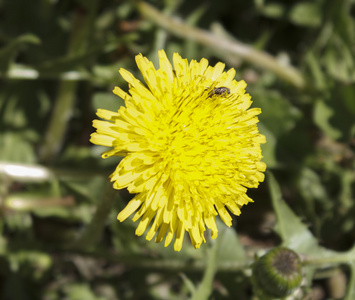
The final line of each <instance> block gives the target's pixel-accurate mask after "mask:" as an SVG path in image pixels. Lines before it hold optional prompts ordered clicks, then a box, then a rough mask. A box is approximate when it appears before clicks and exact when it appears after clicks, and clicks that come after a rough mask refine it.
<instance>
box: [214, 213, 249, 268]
mask: <svg viewBox="0 0 355 300" xmlns="http://www.w3.org/2000/svg"><path fill="white" fill-rule="evenodd" d="M217 225H218V227H222V226H223V229H222V230H221V231H222V233H221V236H219V237H218V239H221V246H220V249H221V251H219V252H218V261H219V262H220V263H223V262H228V261H229V262H240V261H245V260H246V259H247V257H246V254H245V250H244V247H243V245H242V244H241V243H240V241H239V238H238V235H237V232H236V231H235V229H234V228H230V227H227V226H226V225H225V224H224V223H223V222H222V221H221V220H220V219H219V218H217Z"/></svg>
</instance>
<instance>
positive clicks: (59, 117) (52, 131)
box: [39, 0, 98, 163]
mask: <svg viewBox="0 0 355 300" xmlns="http://www.w3.org/2000/svg"><path fill="white" fill-rule="evenodd" d="M97 2H98V1H97V0H95V1H90V5H88V6H87V9H88V10H87V11H85V12H83V11H81V10H79V9H78V10H77V12H76V14H75V15H74V20H73V26H72V28H73V32H72V35H71V40H70V42H69V49H68V53H67V55H68V56H71V55H78V54H80V53H83V52H84V51H85V50H86V48H87V45H88V42H89V37H90V33H91V31H92V30H91V29H92V23H93V22H94V15H95V13H96V7H97ZM77 85H78V82H77V81H73V80H62V81H61V82H60V84H59V89H58V95H57V99H56V101H55V105H54V108H53V111H52V116H51V119H50V121H49V125H48V128H47V131H46V134H45V137H44V143H43V146H42V148H41V149H40V153H39V156H40V160H41V161H42V162H45V163H51V162H52V161H53V160H54V159H55V156H56V154H57V153H58V152H59V150H60V148H61V147H62V144H63V140H64V136H65V133H66V131H67V126H68V121H69V119H70V117H71V114H72V111H73V107H74V104H75V91H76V88H77Z"/></svg>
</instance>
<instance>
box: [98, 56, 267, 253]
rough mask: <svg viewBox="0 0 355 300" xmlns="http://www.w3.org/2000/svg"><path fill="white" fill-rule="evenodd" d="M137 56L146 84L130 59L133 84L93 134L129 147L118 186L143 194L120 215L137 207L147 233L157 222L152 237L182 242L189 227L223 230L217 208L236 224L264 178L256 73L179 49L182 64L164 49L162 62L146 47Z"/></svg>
mask: <svg viewBox="0 0 355 300" xmlns="http://www.w3.org/2000/svg"><path fill="white" fill-rule="evenodd" d="M136 62H137V65H138V68H139V70H140V71H141V73H142V75H143V78H144V81H145V83H146V85H144V84H143V83H142V82H140V81H139V80H138V79H136V78H135V77H134V76H133V75H132V74H131V73H130V72H128V71H127V70H124V69H120V70H119V72H120V74H121V76H122V77H123V78H124V79H125V80H126V81H127V82H128V83H129V93H126V92H124V91H123V90H122V89H120V88H119V87H116V88H115V89H114V90H113V92H114V93H115V94H116V95H118V96H119V97H121V98H122V99H124V101H125V107H120V109H119V110H118V111H117V112H111V111H108V110H104V109H98V111H97V115H98V116H99V117H100V118H102V119H105V120H107V121H103V120H94V122H93V126H94V127H95V128H96V129H97V132H95V133H93V134H92V136H91V142H92V143H94V144H97V145H103V146H108V147H112V148H113V149H111V150H109V151H107V152H105V153H103V154H102V157H103V158H107V157H110V156H113V155H115V156H124V158H123V159H122V160H121V162H120V163H119V165H118V166H117V168H116V170H115V171H114V172H113V173H112V175H111V181H112V182H113V187H114V188H115V189H123V188H127V189H128V191H129V192H130V193H135V194H137V195H136V196H135V197H134V198H133V199H132V200H131V201H130V202H129V203H128V205H127V206H126V207H125V208H124V209H123V210H122V211H121V212H120V213H119V214H118V216H117V219H118V220H119V221H121V222H122V221H123V220H125V219H126V218H128V217H129V216H130V215H131V214H133V213H135V215H134V217H133V221H136V220H138V219H140V223H139V225H138V227H137V230H136V234H137V235H138V236H140V235H142V234H143V233H144V232H145V231H146V230H147V229H148V227H149V225H150V223H152V224H151V226H150V229H149V230H148V233H147V236H146V238H147V240H151V239H152V238H153V237H154V236H156V237H155V242H157V243H159V242H161V241H162V240H163V239H164V237H165V246H167V245H169V244H170V242H171V241H172V239H173V238H174V236H175V241H174V249H175V250H176V251H180V249H181V247H182V243H183V238H184V234H185V231H187V232H188V233H189V236H190V239H191V243H192V245H193V246H194V247H195V248H199V247H200V245H201V244H202V242H205V238H204V232H205V230H206V227H207V228H209V229H210V230H211V235H212V238H213V239H214V238H216V237H217V234H218V230H217V226H216V220H215V217H216V216H217V215H219V216H220V218H221V219H222V220H223V221H224V223H226V224H227V225H228V226H231V225H232V218H231V216H230V214H229V212H231V213H233V214H235V215H239V214H240V208H241V207H242V206H243V205H244V204H247V203H248V202H252V200H251V199H250V198H249V197H248V196H247V195H246V191H247V188H255V187H257V186H258V184H259V182H262V181H263V180H264V174H263V173H262V172H264V171H265V168H266V165H265V163H263V162H261V161H260V159H261V158H262V155H261V149H260V144H261V143H265V137H264V136H263V135H261V134H260V133H259V131H258V128H257V125H256V124H257V123H258V121H259V120H258V118H257V117H256V116H257V115H258V114H260V113H261V110H260V109H259V108H252V109H249V107H250V105H251V103H252V102H251V100H250V96H249V95H248V94H246V93H245V90H244V88H245V87H246V83H245V82H244V81H236V80H234V76H235V70H234V69H230V70H229V71H228V72H224V67H225V65H224V64H223V63H217V64H216V65H215V66H214V67H211V66H209V65H208V61H207V60H206V59H204V58H203V59H201V61H200V62H197V61H195V60H192V61H191V62H190V63H188V61H187V60H186V59H182V58H181V56H180V55H179V54H177V53H175V54H174V56H173V65H174V67H172V65H171V63H170V62H169V60H168V58H167V56H166V54H165V52H164V51H163V50H161V51H159V63H160V68H159V69H158V70H156V69H155V68H154V65H153V63H152V62H150V61H149V60H148V59H147V58H146V57H143V56H142V55H141V54H140V55H137V56H136ZM227 209H228V210H229V212H228V210H227Z"/></svg>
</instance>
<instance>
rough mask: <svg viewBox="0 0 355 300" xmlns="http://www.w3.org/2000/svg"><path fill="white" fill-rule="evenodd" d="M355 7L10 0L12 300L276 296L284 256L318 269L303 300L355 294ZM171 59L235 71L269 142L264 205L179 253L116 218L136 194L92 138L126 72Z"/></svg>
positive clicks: (7, 214)
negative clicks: (271, 282) (261, 275)
mask: <svg viewBox="0 0 355 300" xmlns="http://www.w3.org/2000/svg"><path fill="white" fill-rule="evenodd" d="M354 4H355V1H354V0H316V1H296V0H294V1H291V0H290V1H266V0H254V1H252V0H244V1H232V0H219V1H213V0H210V1H207V0H194V1H188V0H177V1H174V0H165V1H162V0H155V1H147V2H141V1H123V0H122V1H120V0H105V1H98V0H32V1H28V0H0V214H1V217H0V231H1V235H0V299H9V300H12V299H18V300H27V299H46V300H56V299H70V300H75V299H85V300H91V299H93V300H94V299H100V300H101V299H108V300H118V299H148V300H149V299H157V300H158V299H159V300H162V299H168V300H170V299H172V300H173V299H190V298H191V299H197V300H203V299H263V295H262V294H261V295H260V293H258V292H257V291H256V290H255V287H253V284H252V280H251V279H250V276H251V271H250V266H251V263H253V261H254V255H255V254H257V255H262V254H264V252H265V251H266V250H268V249H270V248H273V247H275V246H278V245H283V246H286V247H289V248H291V249H293V250H294V251H296V252H297V253H298V254H299V255H300V256H301V258H303V262H304V263H303V265H304V270H303V276H304V280H303V281H302V286H301V288H299V289H298V290H297V291H296V292H297V293H296V294H295V295H293V297H294V298H293V299H349V300H353V299H355V276H354V272H355V250H354V249H355V248H354V247H353V245H354V240H355V205H354V204H355V202H354V194H355V184H354V182H355V168H354V165H355V164H354V158H355V154H354V148H355V21H354V16H355V5H354ZM160 49H165V51H166V52H167V54H168V57H169V58H171V57H172V54H173V53H174V52H179V53H180V55H181V56H182V57H186V58H188V59H189V60H191V59H196V60H200V59H201V58H202V57H205V58H207V59H208V60H209V61H210V64H212V65H214V64H215V63H216V62H218V61H222V62H225V63H226V67H227V69H228V68H231V67H233V68H235V69H236V71H237V75H236V79H237V80H242V79H243V80H245V81H246V82H247V84H248V86H247V92H248V93H250V94H251V96H252V100H253V101H254V102H253V106H254V107H261V109H262V112H263V113H262V114H261V115H260V123H259V129H260V131H261V132H262V133H263V134H264V135H265V136H266V137H267V141H268V142H267V144H265V145H263V155H264V159H263V160H264V161H265V162H266V163H267V165H268V172H269V173H268V174H267V178H266V180H265V183H263V184H261V185H260V187H259V188H258V189H255V190H250V191H249V192H248V194H249V195H250V196H251V198H253V199H254V201H255V203H252V204H249V205H248V206H247V207H244V208H243V210H242V215H241V216H240V217H238V218H235V220H234V222H233V224H234V226H233V227H232V228H225V226H224V224H219V230H220V236H219V237H218V239H217V241H218V242H216V241H211V240H210V239H208V238H207V243H206V244H204V245H202V247H201V249H199V250H194V249H193V248H192V247H191V246H190V245H189V241H188V239H186V241H185V243H184V246H183V249H182V251H181V252H180V253H175V252H174V251H173V249H172V247H171V246H169V247H168V248H164V247H163V245H160V244H154V243H153V242H150V243H148V242H146V241H145V238H144V237H136V236H135V235H134V230H135V226H136V225H135V224H134V223H133V222H132V221H130V220H127V221H125V222H124V223H119V222H118V221H117V220H116V215H117V213H118V212H119V211H120V210H121V209H122V208H123V207H124V206H125V204H126V203H127V202H128V201H129V199H131V197H132V195H129V194H128V192H126V191H124V190H123V191H113V190H112V188H111V184H110V183H108V179H107V178H108V175H109V174H110V173H111V172H112V171H113V170H114V168H115V166H116V165H117V163H118V162H119V159H118V158H117V159H115V158H110V159H108V160H103V159H101V157H100V154H101V153H102V152H103V151H105V149H104V148H103V147H98V146H93V145H91V144H90V142H89V136H90V134H91V133H92V132H93V128H92V127H91V123H92V120H93V119H94V118H95V111H96V109H97V108H106V109H110V110H117V109H118V108H119V107H120V106H121V105H123V101H122V100H121V99H119V98H118V97H117V96H115V95H113V94H112V92H111V91H112V90H113V88H114V86H116V85H117V86H120V87H121V88H122V89H124V90H127V83H125V82H124V81H123V80H122V78H120V76H119V75H118V72H117V71H118V69H119V68H125V69H127V70H130V71H131V72H132V73H133V74H134V75H135V76H137V77H138V78H141V77H140V74H139V73H138V68H137V67H136V65H135V60H134V57H135V55H137V54H138V53H142V54H143V55H144V56H147V57H148V58H149V59H150V60H152V61H153V62H155V63H156V62H157V51H158V50H160ZM272 174H273V175H272ZM281 198H283V200H281ZM211 249H212V250H211Z"/></svg>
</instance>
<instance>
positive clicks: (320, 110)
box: [313, 99, 342, 140]
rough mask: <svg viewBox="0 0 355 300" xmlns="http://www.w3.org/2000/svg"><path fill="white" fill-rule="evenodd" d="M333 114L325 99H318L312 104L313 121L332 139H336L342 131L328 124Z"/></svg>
mask: <svg viewBox="0 0 355 300" xmlns="http://www.w3.org/2000/svg"><path fill="white" fill-rule="evenodd" d="M333 115H334V112H333V110H332V109H331V108H330V107H329V106H328V105H327V104H326V103H325V101H323V100H321V99H319V100H317V102H316V104H315V106H314V116H313V118H314V122H315V123H316V124H317V125H318V126H319V127H320V128H321V129H322V130H323V131H324V132H325V133H326V134H327V135H328V136H330V137H331V138H332V139H335V140H336V139H338V138H340V137H341V136H342V132H341V131H340V130H338V129H337V128H334V127H333V126H332V125H331V124H330V119H331V117H332V116H333Z"/></svg>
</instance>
